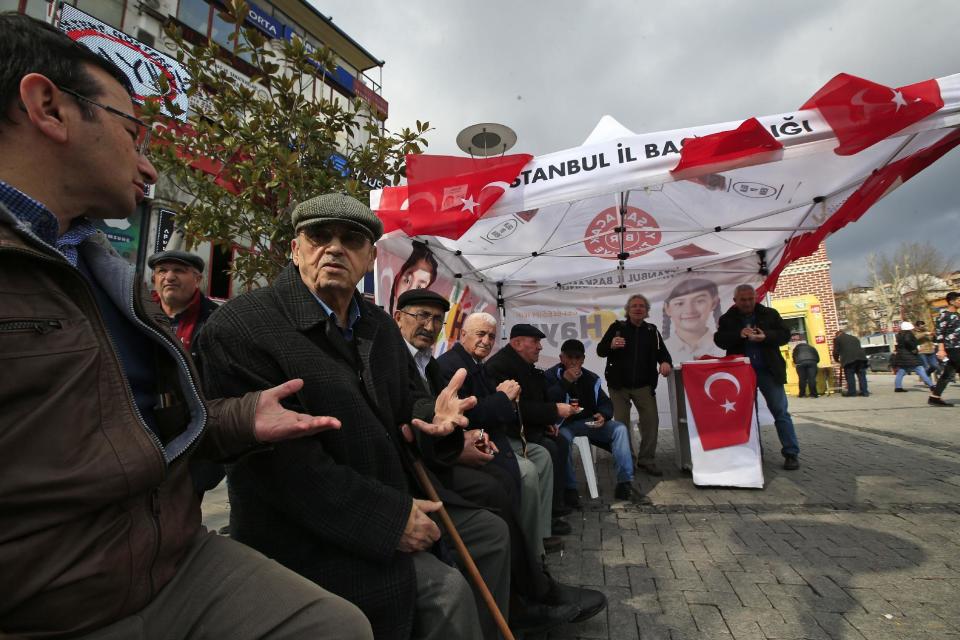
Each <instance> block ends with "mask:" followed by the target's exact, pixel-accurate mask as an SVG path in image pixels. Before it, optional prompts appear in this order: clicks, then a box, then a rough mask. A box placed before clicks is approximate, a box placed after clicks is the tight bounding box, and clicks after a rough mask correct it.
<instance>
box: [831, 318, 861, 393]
mask: <svg viewBox="0 0 960 640" xmlns="http://www.w3.org/2000/svg"><path fill="white" fill-rule="evenodd" d="M833 359H834V360H836V361H837V362H839V363H840V366H841V367H843V376H844V377H845V378H846V379H847V393H846V395H847V396H849V397H853V396H856V395H857V383H859V384H860V395H861V396H869V395H870V392H869V391H867V354H866V352H865V351H864V350H863V347H862V346H861V345H860V341H859V340H858V339H857V338H855V337H854V336H852V335H850V334H849V333H847V332H845V331H842V330H841V331H837V335H836V336H834V338H833Z"/></svg>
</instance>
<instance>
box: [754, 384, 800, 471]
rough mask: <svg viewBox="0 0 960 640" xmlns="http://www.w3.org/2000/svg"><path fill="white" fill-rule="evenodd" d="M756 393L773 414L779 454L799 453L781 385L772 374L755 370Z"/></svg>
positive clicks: (795, 434)
mask: <svg viewBox="0 0 960 640" xmlns="http://www.w3.org/2000/svg"><path fill="white" fill-rule="evenodd" d="M756 372H757V391H759V392H760V393H762V394H763V399H764V400H766V401H767V407H768V408H769V409H770V413H772V414H773V424H774V425H776V427H777V437H778V438H780V446H781V447H782V448H781V449H780V453H782V454H783V455H785V456H795V455H798V454H799V453H800V443H799V442H797V432H796V430H795V429H794V428H793V418H791V417H790V412H789V411H788V410H787V392H786V391H784V389H783V385H782V384H781V383H779V382H777V381H776V380H774V379H773V374H772V373H770V372H769V371H768V370H767V369H756Z"/></svg>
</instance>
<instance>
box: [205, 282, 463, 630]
mask: <svg viewBox="0 0 960 640" xmlns="http://www.w3.org/2000/svg"><path fill="white" fill-rule="evenodd" d="M355 300H356V301H357V303H358V304H359V307H360V318H359V320H358V321H357V323H356V324H355V325H354V328H353V342H352V344H351V343H349V342H347V341H346V340H345V339H344V338H343V336H342V335H341V334H340V331H339V329H338V328H337V327H336V325H335V323H333V322H332V321H328V316H327V313H326V312H325V311H324V310H323V308H322V307H321V305H320V304H319V302H318V301H317V300H316V299H315V298H314V296H313V293H312V292H311V291H310V290H309V289H308V288H307V287H306V286H305V285H304V284H303V282H302V280H301V279H300V275H299V272H298V271H297V269H296V267H295V266H294V265H293V264H290V265H288V266H287V268H286V269H285V270H284V271H283V273H282V274H281V275H280V276H279V278H278V279H277V281H276V282H275V283H274V284H273V285H272V286H269V287H265V288H263V289H258V290H256V291H253V292H250V293H247V294H244V295H242V296H240V297H238V298H236V299H234V300H232V301H230V302H228V303H227V304H225V305H224V306H223V307H221V308H220V310H219V311H217V313H215V314H213V315H212V316H211V318H210V320H209V321H208V322H207V325H206V327H204V330H203V332H202V333H201V334H200V347H199V348H200V352H201V356H202V358H203V361H204V369H203V376H204V379H205V382H206V384H207V389H208V390H209V392H210V393H211V394H213V396H214V397H229V396H238V395H240V394H242V393H244V392H245V391H249V390H253V389H265V388H269V387H272V386H275V385H277V384H280V383H282V382H284V381H286V380H290V379H292V378H303V380H304V382H305V384H304V387H303V389H302V390H301V391H300V392H299V393H297V394H296V395H295V397H294V398H291V399H290V400H291V401H290V402H285V403H284V404H286V405H287V406H288V407H289V408H291V409H295V410H297V411H302V412H305V413H309V414H312V415H317V416H324V415H329V416H335V417H337V418H339V420H340V421H341V423H342V427H341V428H340V429H339V430H332V431H326V432H324V433H321V434H318V435H315V436H311V437H307V438H301V439H296V440H290V441H286V442H281V443H277V444H275V445H273V446H272V447H271V448H270V449H269V450H267V451H265V452H261V453H257V454H253V455H249V456H246V457H245V458H243V459H241V460H240V461H238V462H236V463H235V464H234V465H232V466H231V468H230V470H229V473H228V479H229V484H228V488H229V494H230V504H231V512H230V534H231V536H233V537H235V538H236V539H237V540H239V541H240V542H243V543H245V544H248V545H250V546H251V547H253V548H255V549H257V550H259V551H261V552H262V553H264V554H266V555H267V556H269V557H271V558H274V559H276V560H277V561H278V562H280V563H282V564H283V565H285V566H287V567H289V568H291V569H293V570H294V571H296V572H297V573H300V574H301V575H303V576H305V577H307V578H309V579H311V580H313V581H314V582H316V583H318V584H319V585H321V586H322V587H324V588H326V589H328V590H330V591H332V592H334V593H336V594H338V595H340V596H343V597H344V598H346V599H347V600H349V601H351V602H353V603H354V604H356V605H357V606H359V607H360V609H361V610H363V612H364V614H365V615H366V616H367V617H368V618H369V619H370V622H371V625H372V626H373V630H374V633H375V635H376V636H377V637H378V638H407V637H409V636H410V631H411V628H412V623H413V614H414V610H415V598H416V591H417V590H416V576H415V573H414V568H413V561H412V558H411V556H410V555H409V554H406V553H402V552H399V551H397V543H398V542H399V540H400V537H401V535H402V533H403V530H404V527H405V526H406V523H407V518H408V516H409V514H410V507H411V500H412V494H413V493H414V492H415V489H414V483H413V481H412V479H411V476H410V475H409V468H408V466H407V461H406V458H405V457H404V454H403V452H402V451H401V447H402V445H401V444H400V439H401V436H400V433H399V430H398V428H397V426H398V425H399V424H401V423H405V422H408V421H409V420H410V418H411V415H412V414H413V411H414V405H415V403H417V402H418V400H420V401H422V400H423V397H422V393H421V394H420V395H419V396H418V394H417V393H416V392H414V391H413V390H414V389H415V388H418V385H416V384H414V383H413V381H412V380H411V378H410V373H411V366H412V365H411V358H410V354H409V352H408V350H407V346H406V343H405V342H404V340H403V338H402V336H401V335H400V331H399V329H398V328H397V325H396V323H395V322H394V321H393V320H392V319H391V318H390V317H389V316H388V315H386V314H385V313H384V312H383V310H382V309H380V308H379V307H376V306H374V305H373V304H370V303H368V302H365V301H364V300H363V299H362V298H361V297H360V296H359V295H357V296H356V297H355ZM354 347H355V348H354ZM462 446H463V433H462V431H460V430H459V429H457V430H455V431H454V434H452V437H450V438H449V442H448V443H447V446H446V447H445V446H444V444H443V443H441V444H440V445H438V448H439V449H442V450H444V451H447V452H448V453H449V455H453V456H455V455H458V454H459V453H460V450H461V449H462Z"/></svg>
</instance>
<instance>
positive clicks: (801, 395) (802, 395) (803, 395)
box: [797, 393, 807, 398]
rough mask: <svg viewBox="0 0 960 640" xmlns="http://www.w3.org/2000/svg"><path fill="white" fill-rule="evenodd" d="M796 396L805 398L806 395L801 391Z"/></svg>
mask: <svg viewBox="0 0 960 640" xmlns="http://www.w3.org/2000/svg"><path fill="white" fill-rule="evenodd" d="M797 397H798V398H806V397H807V396H806V395H805V394H803V393H801V394H800V395H798V396H797Z"/></svg>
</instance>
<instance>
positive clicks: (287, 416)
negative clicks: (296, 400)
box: [253, 378, 340, 442]
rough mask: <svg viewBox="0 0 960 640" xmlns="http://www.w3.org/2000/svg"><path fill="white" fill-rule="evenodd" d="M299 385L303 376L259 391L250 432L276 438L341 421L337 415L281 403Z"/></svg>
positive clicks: (266, 438)
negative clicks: (313, 412)
mask: <svg viewBox="0 0 960 640" xmlns="http://www.w3.org/2000/svg"><path fill="white" fill-rule="evenodd" d="M302 388H303V380H301V379H300V378H294V379H293V380H287V381H286V382H284V383H283V384H281V385H277V386H276V387H273V388H272V389H267V390H266V391H264V392H263V393H261V394H260V398H259V399H258V400H257V408H256V412H255V413H254V416H253V433H254V436H255V437H256V438H257V441H258V442H279V441H280V440H289V439H291V438H301V437H303V436H309V435H313V434H315V433H320V432H321V431H326V430H327V429H339V428H340V421H339V420H337V419H336V418H331V417H329V416H323V417H319V418H317V417H314V416H310V415H307V414H305V413H297V412H296V411H290V410H289V409H285V408H284V407H283V405H281V404H280V401H281V400H283V399H284V398H286V397H287V396H291V395H293V394H295V393H296V392H297V391H300V389H302Z"/></svg>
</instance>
